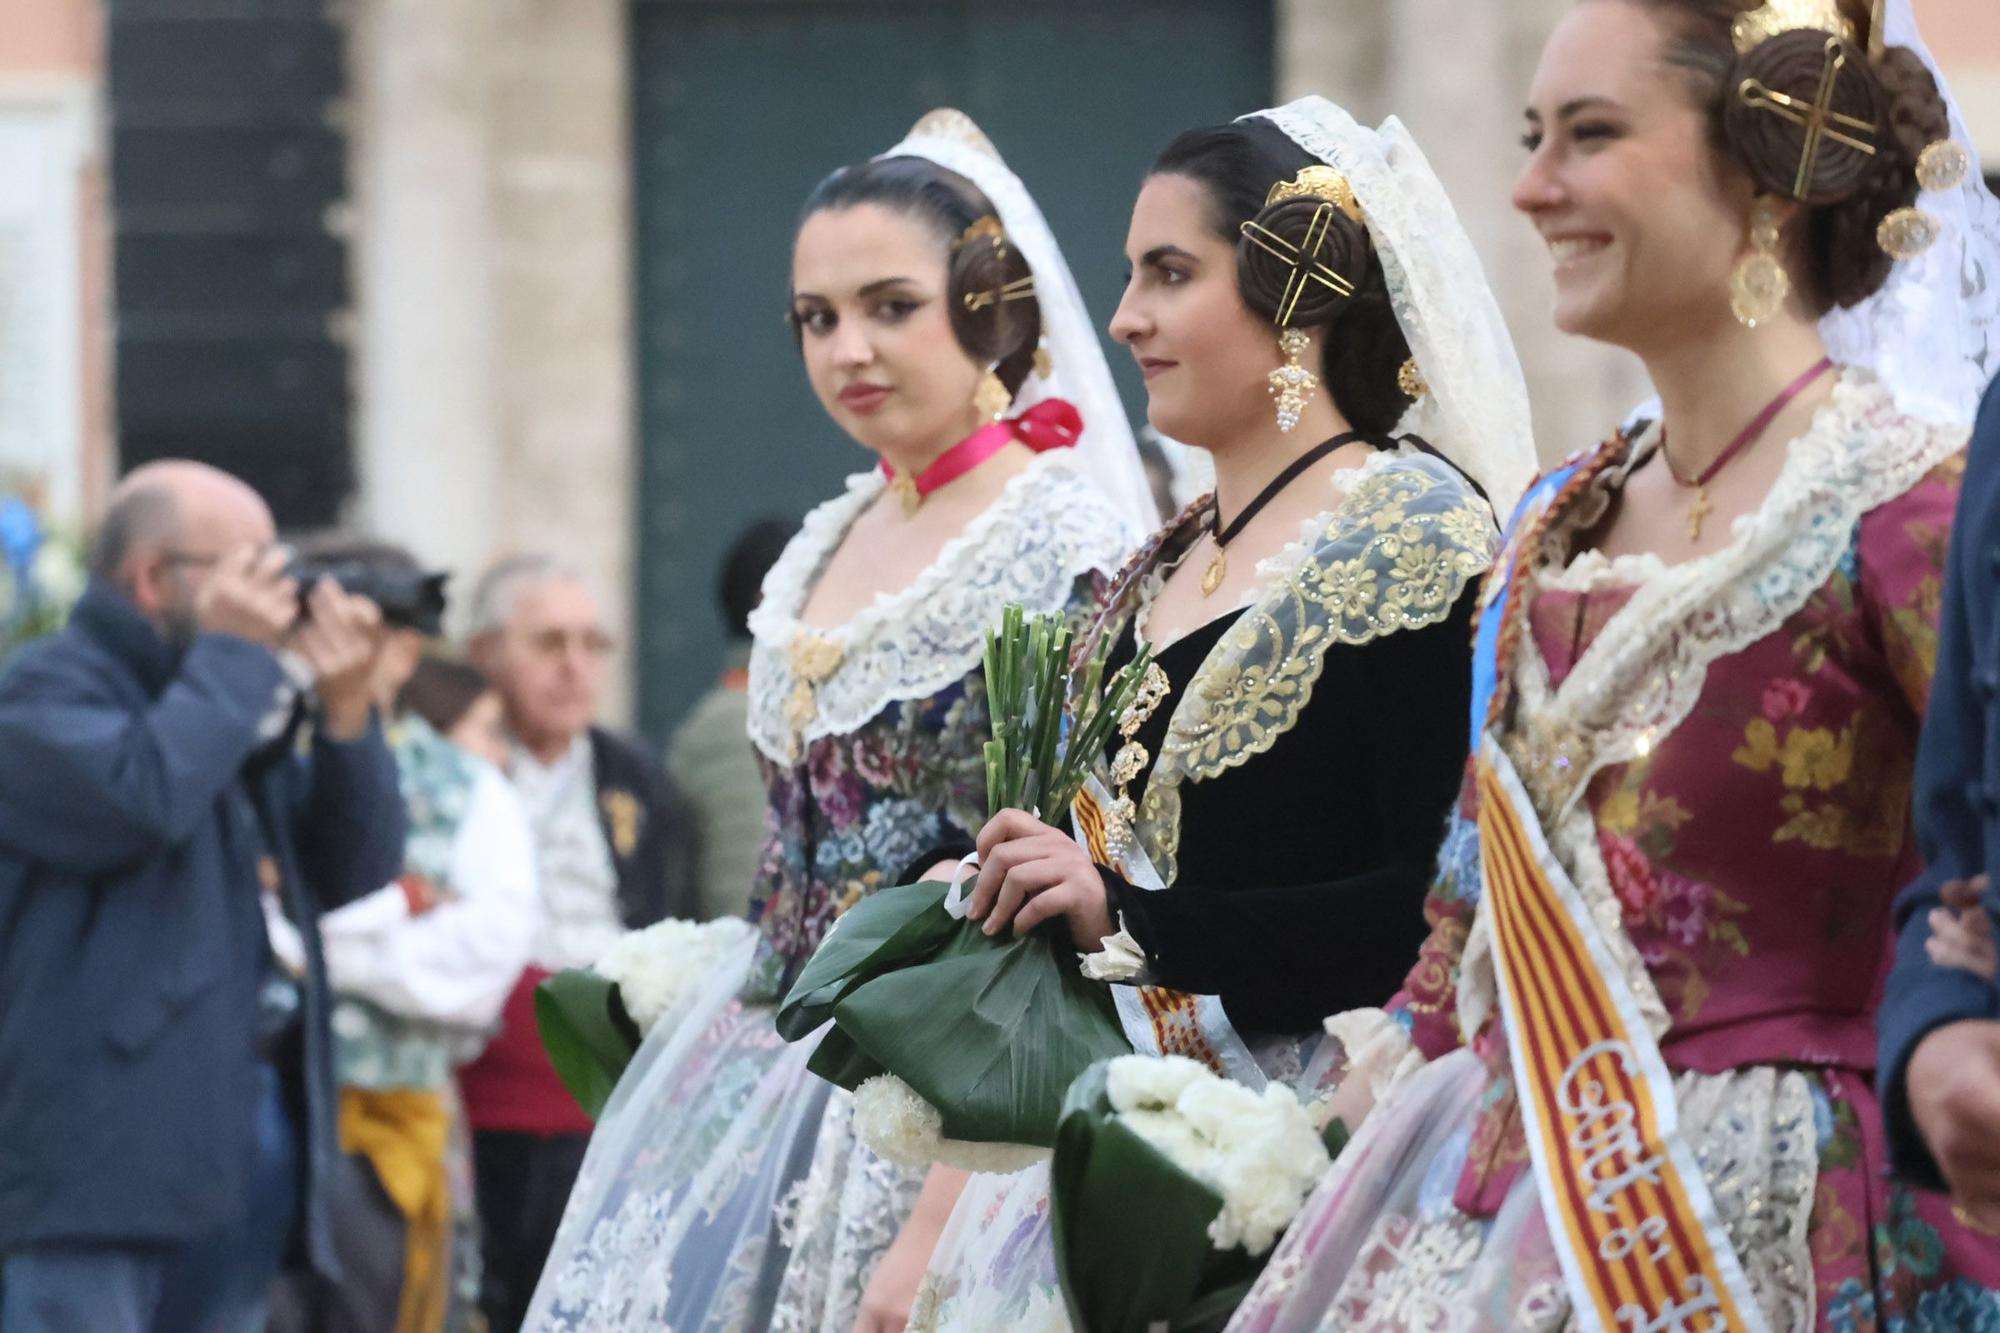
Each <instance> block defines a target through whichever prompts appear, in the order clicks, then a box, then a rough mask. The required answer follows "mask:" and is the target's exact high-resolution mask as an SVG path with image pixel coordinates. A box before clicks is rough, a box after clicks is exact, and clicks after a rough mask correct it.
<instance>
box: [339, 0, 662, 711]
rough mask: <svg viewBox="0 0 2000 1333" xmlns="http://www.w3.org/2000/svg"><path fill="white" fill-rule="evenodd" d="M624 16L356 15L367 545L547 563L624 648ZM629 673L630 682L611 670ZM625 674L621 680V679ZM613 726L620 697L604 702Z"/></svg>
mask: <svg viewBox="0 0 2000 1333" xmlns="http://www.w3.org/2000/svg"><path fill="white" fill-rule="evenodd" d="M625 8H626V7H625V4H624V0H357V3H356V4H355V6H354V9H353V12H352V18H351V42H352V45H351V51H352V82H353V88H354V105H353V107H352V114H351V117H350V120H351V124H352V126H353V146H352V152H353V158H354V165H355V171H354V179H355V182H356V201H355V203H356V209H355V218H356V232H355V242H356V244H355V251H354V253H355V303H356V313H357V316H358V318H357V319H356V321H355V327H356V329H357V330H358V338H357V346H356V349H355V351H356V376H357V384H356V400H357V406H358V419H359V423H360V424H359V429H358V437H359V438H358V442H357V456H358V463H359V470H360V475H361V497H360V501H359V503H358V506H357V512H356V514H355V521H356V524H357V526H361V527H364V528H367V529H369V530H371V531H374V532H378V533H380V534H382V535H385V536H391V537H395V538H397V539H399V540H403V541H406V542H408V543H409V544H411V545H412V546H414V547H415V548H416V549H417V551H418V552H419V554H421V555H422V556H423V557H424V558H425V559H427V560H432V561H436V562H439V563H442V564H444V565H447V566H449V567H451V568H453V569H456V570H461V571H464V572H465V573H466V575H467V576H468V578H467V581H466V582H465V583H462V584H461V587H460V591H461V592H462V593H463V592H469V591H470V586H469V577H470V575H471V573H472V572H473V571H475V570H476V569H477V568H478V567H479V566H481V565H483V564H485V563H486V562H487V561H489V560H490V559H492V558H494V557H496V556H499V555H503V554H507V553H510V552H515V551H522V550H529V549H547V550H553V551H555V552H557V553H559V554H560V555H562V556H564V557H565V558H567V559H569V560H571V561H573V562H574V563H576V564H577V565H579V566H580V567H581V568H583V569H584V570H585V571H586V572H587V573H588V574H589V575H590V576H591V577H592V578H593V579H594V580H595V581H596V583H597V584H598V585H599V586H600V587H601V588H602V589H603V591H604V595H605V601H606V604H607V606H608V608H609V613H610V616H611V620H612V624H613V628H614V630H616V631H617V633H618V638H619V640H620V641H621V643H622V642H625V641H627V640H629V638H630V634H629V628H630V626H629V616H630V603H631V592H630V589H631V566H632V560H633V535H632V514H631V511H632V506H633V495H632V478H633V476H634V461H633V448H634V444H633V440H634V426H633V419H632V368H631V362H632V352H631V343H632V339H631V331H630V330H631V309H630V305H631V296H630V293H631V289H632V282H631V274H630V267H631V261H630V255H631V244H630V215H631V208H630V179H629V178H630V153H629V151H628V145H627V125H626V86H627V74H626V68H627V67H626V42H625ZM621 660H623V659H621ZM625 669H626V668H624V667H622V666H621V668H620V670H621V672H622V671H624V670H625ZM613 694H614V696H615V701H614V706H615V710H616V711H617V712H618V713H619V714H620V715H622V714H623V713H624V711H625V709H626V706H627V698H626V696H627V694H628V691H627V690H626V689H625V688H623V686H622V684H621V687H620V688H618V689H616V690H614V691H613Z"/></svg>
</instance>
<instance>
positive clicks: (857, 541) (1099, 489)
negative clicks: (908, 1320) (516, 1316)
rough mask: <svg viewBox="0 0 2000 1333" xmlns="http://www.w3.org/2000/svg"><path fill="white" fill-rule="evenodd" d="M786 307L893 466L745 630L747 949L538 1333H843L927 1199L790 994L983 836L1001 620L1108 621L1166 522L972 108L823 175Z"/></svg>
mask: <svg viewBox="0 0 2000 1333" xmlns="http://www.w3.org/2000/svg"><path fill="white" fill-rule="evenodd" d="M790 316H791V321H792V323H793V325H794V327H795V328H796V329H797V331H798V335H799V341H800V346H801V349H802V352H803V355H804V360H805V365H806V373H807V375H808V377H809V378H810V380H811V381H812V385H813V388H814V391H815V392H816V393H817V394H818V396H819V398H820V401H821V403H822V404H823V405H824V406H825V408H826V410H827V413H828V414H829V415H830V416H831V417H832V418H833V419H834V421H835V422H836V423H837V424H838V425H840V427H841V428H842V429H843V430H845V431H846V432H847V433H848V434H849V435H851V436H852V437H853V438H854V439H855V440H856V441H858V442H860V443H861V444H863V445H864V446H866V447H868V448H869V449H871V450H872V451H874V452H875V453H876V454H877V455H878V456H879V460H880V463H879V466H878V467H877V468H875V469H872V470H870V471H868V472H867V473H865V474H862V475H860V476H856V477H854V478H852V479H850V481H849V483H848V489H847V491H846V493H845V494H844V495H842V496H840V497H838V498H836V499H834V500H831V501H828V502H827V503H826V504H824V505H822V506H820V507H819V508H818V509H817V510H815V511H814V512H813V513H812V514H810V515H809V516H808V517H807V518H806V520H805V523H804V525H803V527H802V530H801V531H800V533H799V535H798V536H797V537H796V538H795V539H794V540H793V541H792V543H791V544H790V545H789V546H788V547H787V548H786V551H785V553H784V555H783V556H782V557H781V558H780V559H779V561H778V563H777V565H776V566H775V567H774V568H773V569H772V571H771V573H770V575H769V577H768V578H767V579H766V580H765V584H764V592H763V600H762V603H761V605H760V606H759V608H758V610H757V612H756V613H755V615H754V616H753V617H752V618H751V630H752V633H753V636H754V639H755V645H754V648H753V651H752V657H751V664H750V724H749V725H750V739H751V741H753V742H754V743H755V745H756V748H757V751H758V755H759V757H760V761H761V764H762V766H763V769H764V772H765V777H766V781H767V783H768V786H769V791H770V806H769V824H768V835H767V841H766V845H765V851H764V855H763V860H762V866H761V868H760V871H759V876H758V884H757V893H756V898H755V905H754V907H753V909H752V917H753V919H754V920H755V922H756V925H757V927H758V930H757V938H756V940H755V941H754V954H753V953H752V952H750V951H748V950H746V951H744V953H743V954H742V955H741V956H739V957H737V958H736V959H734V960H733V961H732V964H731V966H729V967H727V968H725V969H722V971H721V973H720V974H718V975H715V976H713V977H710V978H708V979H706V980H705V982H704V984H703V985H702V987H701V989H700V993H699V994H698V995H697V996H695V997H694V998H693V999H691V1000H690V1001H689V1002H688V1003H687V1004H686V1005H685V1006H683V1008H682V1010H681V1011H680V1012H678V1013H676V1014H671V1015H669V1016H668V1017H667V1018H666V1019H663V1020H662V1021H661V1022H660V1023H659V1024H658V1025H657V1026H656V1027H655V1028H654V1029H653V1031H652V1034H651V1035H650V1036H649V1037H648V1039H647V1041H646V1042H645V1044H644V1046H643V1047H642V1048H641V1050H640V1051H639V1053H638V1054H637V1056H636V1057H635V1058H634V1060H633V1062H632V1064H631V1066H630V1068H629V1069H628V1070H627V1072H626V1074H625V1076H624V1078H623V1079H622V1080H621V1082H620V1084H619V1087H618V1089H617V1091H616V1093H615V1094H614V1096H613V1098H612V1100H611V1102H610V1104H609V1105H608V1106H607V1108H606V1111H605V1115H604V1118H603V1119H602V1121H601V1122H600V1123H599V1126H598V1129H597V1133H596V1135H595V1137H594V1138H593V1140H592V1142H591V1147H590V1155H589V1156H588V1157H587V1158H586V1160H585V1163H584V1166H583V1171H582V1175H581V1178H580V1179H579V1182H578V1185H577V1188H576V1191H575V1193H574V1194H573V1195H572V1197H571V1203H570V1211H569V1215H568V1216H567V1218H566V1220H565V1223H564V1227H563V1230H562V1233H561V1235H560V1237H559V1239H558V1241H557V1245H556V1250H555V1254H554V1256H553V1258H552V1259H551V1261H550V1264H549V1267H548V1269H547V1270H546V1271H545V1273H544V1275H543V1279H542V1283H541V1286H540V1288H539V1290H538V1291H537V1293H536V1298H535V1305H534V1310H533V1312H532V1314H531V1316H530V1320H529V1324H530V1327H533V1328H537V1329H542V1328H550V1329H578V1330H581V1329H589V1330H592V1333H604V1331H605V1330H614V1329H626V1328H630V1329H655V1328H659V1327H662V1326H666V1327H671V1328H674V1329H676V1330H679V1331H680V1333H698V1331H699V1330H748V1329H757V1330H766V1329H798V1330H829V1331H830V1333H847V1330H848V1329H849V1327H850V1326H851V1325H852V1323H853V1321H854V1317H855V1310H856V1306H857V1303H858V1301H859V1298H860V1294H861V1289H862V1284H863V1283H864V1282H865V1280H866V1278H867V1276H868V1274H869V1273H870V1272H871V1271H872V1268H873V1265H874V1260H875V1258H876V1257H877V1256H878V1255H879V1254H880V1252H881V1250H882V1249H883V1247H885V1246H886V1245H887V1244H888V1243H889V1240H890V1239H891V1238H892V1237H893V1236H894V1235H895V1231H896V1227H897V1226H898V1225H899V1223H900V1222H901V1221H902V1218H903V1214H904V1212H905V1211H906V1209H907V1206H908V1204H909V1201H910V1199H911V1198H912V1197H914V1195H915V1193H916V1190H917V1186H918V1184H919V1183H920V1181H919V1179H918V1178H917V1177H916V1176H915V1175H914V1174H912V1173H910V1172H906V1171H900V1170H898V1169H896V1168H893V1167H891V1166H889V1165H888V1164H886V1163H883V1162H881V1161H879V1160H878V1159H876V1158H874V1157H873V1155H872V1154H870V1153H868V1152H867V1151H866V1150H865V1149H863V1148H861V1147H859V1146H858V1145H857V1144H856V1143H855V1141H854V1139H853V1137H852V1135H851V1134H850V1133H849V1130H848V1115H849V1109H848V1098H847V1095H846V1094H845V1093H836V1092H832V1091H831V1089H830V1088H829V1085H827V1084H825V1083H823V1082H821V1081H820V1080H819V1079H817V1078H815V1077H813V1076H812V1075H810V1074H808V1073H807V1072H806V1061H807V1059H808V1057H809V1056H810V1055H811V1054H812V1048H813V1043H811V1042H803V1043H799V1044H797V1045H792V1044H788V1043H787V1042H785V1041H784V1040H783V1039H782V1038H781V1037H780V1036H779V1035H778V1033H777V1030H776V1028H775V1027H774V1026H773V1015H774V1012H775V1002H776V1001H777V1000H778V999H779V998H780V997H781V996H782V995H783V994H784V991H785V989H786V987H787V986H788V985H789V983H790V980H791V979H792V977H793V976H795V975H796V973H797V971H798V969H799V968H800V967H801V966H803V964H804V963H805V961H806V960H807V958H809V957H810V956H811V954H812V952H813V949H814V948H815V946H816V945H817V944H818V943H819V941H820V939H821V937H822V936H823V935H824V934H825V933H826V931H827V928H828V927H829V926H830V925H832V923H833V921H834V920H835V919H836V918H837V917H838V916H839V915H840V913H841V912H842V911H843V910H845V909H846V908H847V907H850V906H852V905H853V904H854V903H855V902H856V901H858V900H859V899H860V898H861V897H862V896H863V895H865V894H867V893H868V892H870V891H871V890H873V889H875V888H877V887H881V886H886V885H890V884H894V883H896V882H897V880H898V877H899V876H900V875H901V874H902V873H903V870H904V868H905V867H906V866H907V865H908V863H909V862H910V861H911V859H912V858H914V857H915V856H917V855H918V853H920V852H921V851H922V850H923V849H924V848H925V847H927V846H929V845H931V844H933V843H936V842H938V841H940V840H941V839H943V838H945V837H948V836H951V834H952V833H953V832H954V831H958V830H966V829H972V828H976V827H977V826H978V824H979V821H980V819H981V817H982V816H983V814H984V806H985V799H984V780H983V777H984V770H983V766H982V760H981V750H982V746H983V744H984V742H985V741H986V740H987V738H988V737H987V726H986V712H985V705H984V693H983V688H982V685H981V680H980V670H979V668H980V658H981V650H982V647H983V642H984V637H983V636H984V634H985V631H986V630H987V628H988V627H989V626H990V625H992V624H994V623H996V622H997V621H998V620H999V618H1000V614H1001V612H1002V610H1003V609H1004V608H1005V607H1006V606H1007V604H1009V603H1016V602H1017V603H1021V604H1023V605H1024V606H1025V607H1026V608H1027V609H1028V610H1029V611H1030V612H1031V613H1045V612H1055V611H1062V610H1064V609H1066V608H1073V607H1083V606H1087V605H1091V604H1094V602H1095V600H1096V598H1097V597H1099V596H1100V595H1101V593H1102V590H1103V585H1104V579H1105V576H1106V574H1107V572H1108V571H1110V570H1112V569H1115V568H1116V567H1117V564H1118V562H1119V560H1120V558H1121V557H1122V556H1123V555H1124V553H1125V552H1126V551H1127V550H1129V549H1130V545H1131V542H1132V541H1133V540H1134V539H1135V534H1136V532H1142V531H1143V530H1144V528H1143V527H1142V526H1140V525H1141V524H1143V523H1145V522H1147V520H1146V518H1145V514H1146V513H1147V512H1148V511H1147V509H1146V508H1145V507H1144V506H1146V504H1147V501H1146V491H1145V482H1144V478H1143V474H1142V473H1141V471H1140V469H1139V465H1138V461H1137V455H1136V453H1135V451H1134V450H1133V447H1132V442H1131V435H1130V432H1129V430H1128V428H1127V426H1126V423H1125V420H1124V418H1123V415H1122V412H1121V410H1120V406H1119V402H1118V398H1117V395H1116V392H1115V390H1114V388H1113V386H1112V384H1111V380H1110V375H1109V372H1108V370H1107V368H1106V366H1105V364H1104V358H1103V354H1102V352H1101V350H1100V349H1099V346H1098V343H1097V341H1096V337H1095V334H1094V332H1093V330H1092V328H1091V326H1090V323H1089V321H1088V319H1087V318H1086V316H1085V314H1084V310H1083V304H1082V300H1081V298H1080V297H1079V296H1078V294H1077V291H1076V288H1075V284H1074V282H1073V281H1072V280H1071V278H1070V275H1069V271H1068V269H1067V267H1066V266H1065V265H1064V263H1063V260H1062V255H1061V252H1060V251H1059V250H1058V249H1057V248H1056V244H1055V241H1054V238H1053V237H1052V236H1051V235H1050V234H1049V231H1048V228H1047V225H1046V224H1045V223H1044V222H1043V220H1042V216H1041V213H1040V211H1039V210H1038V209H1037V208H1036V207H1035V204H1034V202H1033V201H1032V200H1031V199H1030V198H1029V196H1028V194H1027V192H1026V190H1024V189H1023V188H1022V186H1021V183H1020V181H1019V180H1017V179H1016V178H1015V177H1014V176H1013V174H1012V173H1011V172H1009V171H1008V170H1007V168H1006V166H1005V165H1004V164H1003V163H1002V162H1001V160H1000V158H999V156H998V155H997V154H996V153H995V152H994V150H993V147H992V145H991V144H990V143H988V142H987V141H986V139H985V137H984V136H983V135H981V134H980V133H979V131H978V129H977V128H976V127H975V126H973V124H972V123H971V122H970V121H969V120H967V119H966V118H965V117H964V116H963V115H961V114H959V113H957V112H948V111H947V112H934V113H932V114H931V115H930V116H927V117H926V118H925V119H924V120H923V121H921V122H920V123H919V124H918V126H917V127H916V129H915V130H914V131H912V133H911V135H910V137H909V138H907V139H906V140H904V141H903V142H902V143H901V144H898V145H897V146H896V147H895V148H893V149H891V150H890V151H889V152H888V153H887V154H885V155H884V156H882V157H879V158H876V159H874V160H872V161H870V162H866V163H863V164H860V165H857V166H853V167H848V168H844V169H842V170H841V171H838V172H835V173H834V174H833V175H832V176H829V177H828V178H827V179H826V180H825V181H823V182H821V184H820V185H819V187H818V188H817V189H815V191H814V192H813V194H812V196H811V197H810V198H809V199H808V201H807V203H806V207H805V211H804V215H803V218H802V221H801V223H800V226H799V231H798V238H797V241H796V244H795V247H794V254H793V260H792V298H791V306H790ZM808 1177H810V1180H811V1182H812V1192H811V1193H810V1198H811V1202H810V1203H808V1204H804V1205H802V1204H801V1202H800V1200H801V1191H804V1190H805V1189H806V1183H807V1180H808Z"/></svg>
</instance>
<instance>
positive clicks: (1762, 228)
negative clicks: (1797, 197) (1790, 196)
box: [1729, 199, 1792, 329]
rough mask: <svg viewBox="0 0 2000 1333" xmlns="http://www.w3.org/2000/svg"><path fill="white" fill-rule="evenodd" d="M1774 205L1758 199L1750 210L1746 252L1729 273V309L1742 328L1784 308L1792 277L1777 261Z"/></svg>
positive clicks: (1775, 204) (1790, 292)
mask: <svg viewBox="0 0 2000 1333" xmlns="http://www.w3.org/2000/svg"><path fill="white" fill-rule="evenodd" d="M1778 237H1779V231H1778V205H1777V203H1776V202H1775V201H1774V200H1770V199H1759V200H1758V201H1757V207H1756V209H1755V211H1753V212H1752V213H1751V214H1750V245H1751V251H1750V253H1749V254H1747V255H1745V256H1743V258H1742V259H1741V260H1740V261H1739V262H1738V263H1737V265H1736V270H1735V272H1733V273H1731V274H1730V275H1729V309H1730V310H1731V312H1733V313H1734V314H1735V316H1736V318H1737V320H1738V321H1739V322H1741V323H1742V324H1743V326H1744V327H1745V328H1751V329H1754V328H1756V327H1757V326H1758V325H1759V324H1762V323H1764V322H1765V321H1766V320H1769V319H1772V318H1774V317H1775V316H1776V315H1777V313H1778V312H1779V311H1780V310H1783V309H1784V308H1785V298H1786V297H1788V296H1790V295H1791V294H1792V278H1791V275H1790V274H1788V273H1786V272H1785V266H1784V265H1783V264H1782V263H1780V262H1779V261H1778Z"/></svg>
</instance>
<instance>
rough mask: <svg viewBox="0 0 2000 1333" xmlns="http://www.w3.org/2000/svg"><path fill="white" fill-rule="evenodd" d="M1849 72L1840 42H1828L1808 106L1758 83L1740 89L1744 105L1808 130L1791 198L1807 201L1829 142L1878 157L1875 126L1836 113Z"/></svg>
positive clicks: (1747, 82) (1745, 82)
mask: <svg viewBox="0 0 2000 1333" xmlns="http://www.w3.org/2000/svg"><path fill="white" fill-rule="evenodd" d="M1846 68H1847V52H1846V50H1845V49H1844V48H1843V47H1842V46H1841V42H1840V38H1838V37H1828V38H1827V39H1826V63H1825V64H1824V65H1823V66H1821V68H1820V74H1819V91H1818V93H1817V94H1815V95H1814V97H1813V100H1812V101H1810V102H1808V101H1805V100H1804V99H1802V98H1797V97H1793V96H1792V95H1791V94H1790V93H1781V92H1779V91H1778V90H1777V89H1775V88H1767V87H1765V86H1764V85H1763V84H1762V83H1760V82H1759V81H1758V80H1756V79H1745V80H1743V82H1742V84H1741V85H1740V86H1739V87H1738V88H1737V90H1736V94H1737V96H1739V97H1741V98H1742V99H1743V104H1744V105H1745V106H1748V107H1752V108H1754V109H1756V110H1758V111H1769V112H1771V113H1772V114H1773V115H1776V116H1780V117H1782V118H1783V119H1785V120H1788V121H1790V122H1791V123H1792V124H1794V125H1801V126H1804V127H1805V132H1806V137H1805V143H1804V144H1803V145H1801V146H1800V149H1799V170H1798V174H1797V175H1796V176H1795V177H1794V178H1793V180H1792V197H1793V198H1794V199H1804V198H1805V197H1806V190H1807V187H1809V186H1810V185H1811V184H1812V178H1813V168H1814V167H1816V166H1818V165H1819V152H1820V149H1821V148H1823V147H1824V146H1825V145H1826V141H1827V140H1828V139H1831V140H1833V141H1834V142H1835V143H1838V144H1845V145H1846V146H1847V147H1849V148H1852V149H1854V150H1855V151H1857V152H1862V153H1866V154H1868V156H1870V157H1873V156H1875V143H1874V140H1873V138H1872V137H1869V138H1862V137H1860V136H1863V135H1867V136H1873V135H1874V133H1875V122H1874V121H1872V120H1862V119H1861V118H1860V117H1858V116H1849V115H1843V114H1842V113H1840V112H1838V111H1835V110H1834V109H1833V94H1834V92H1835V91H1836V90H1838V88H1839V87H1840V74H1841V71H1842V70H1844V69H1846Z"/></svg>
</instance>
